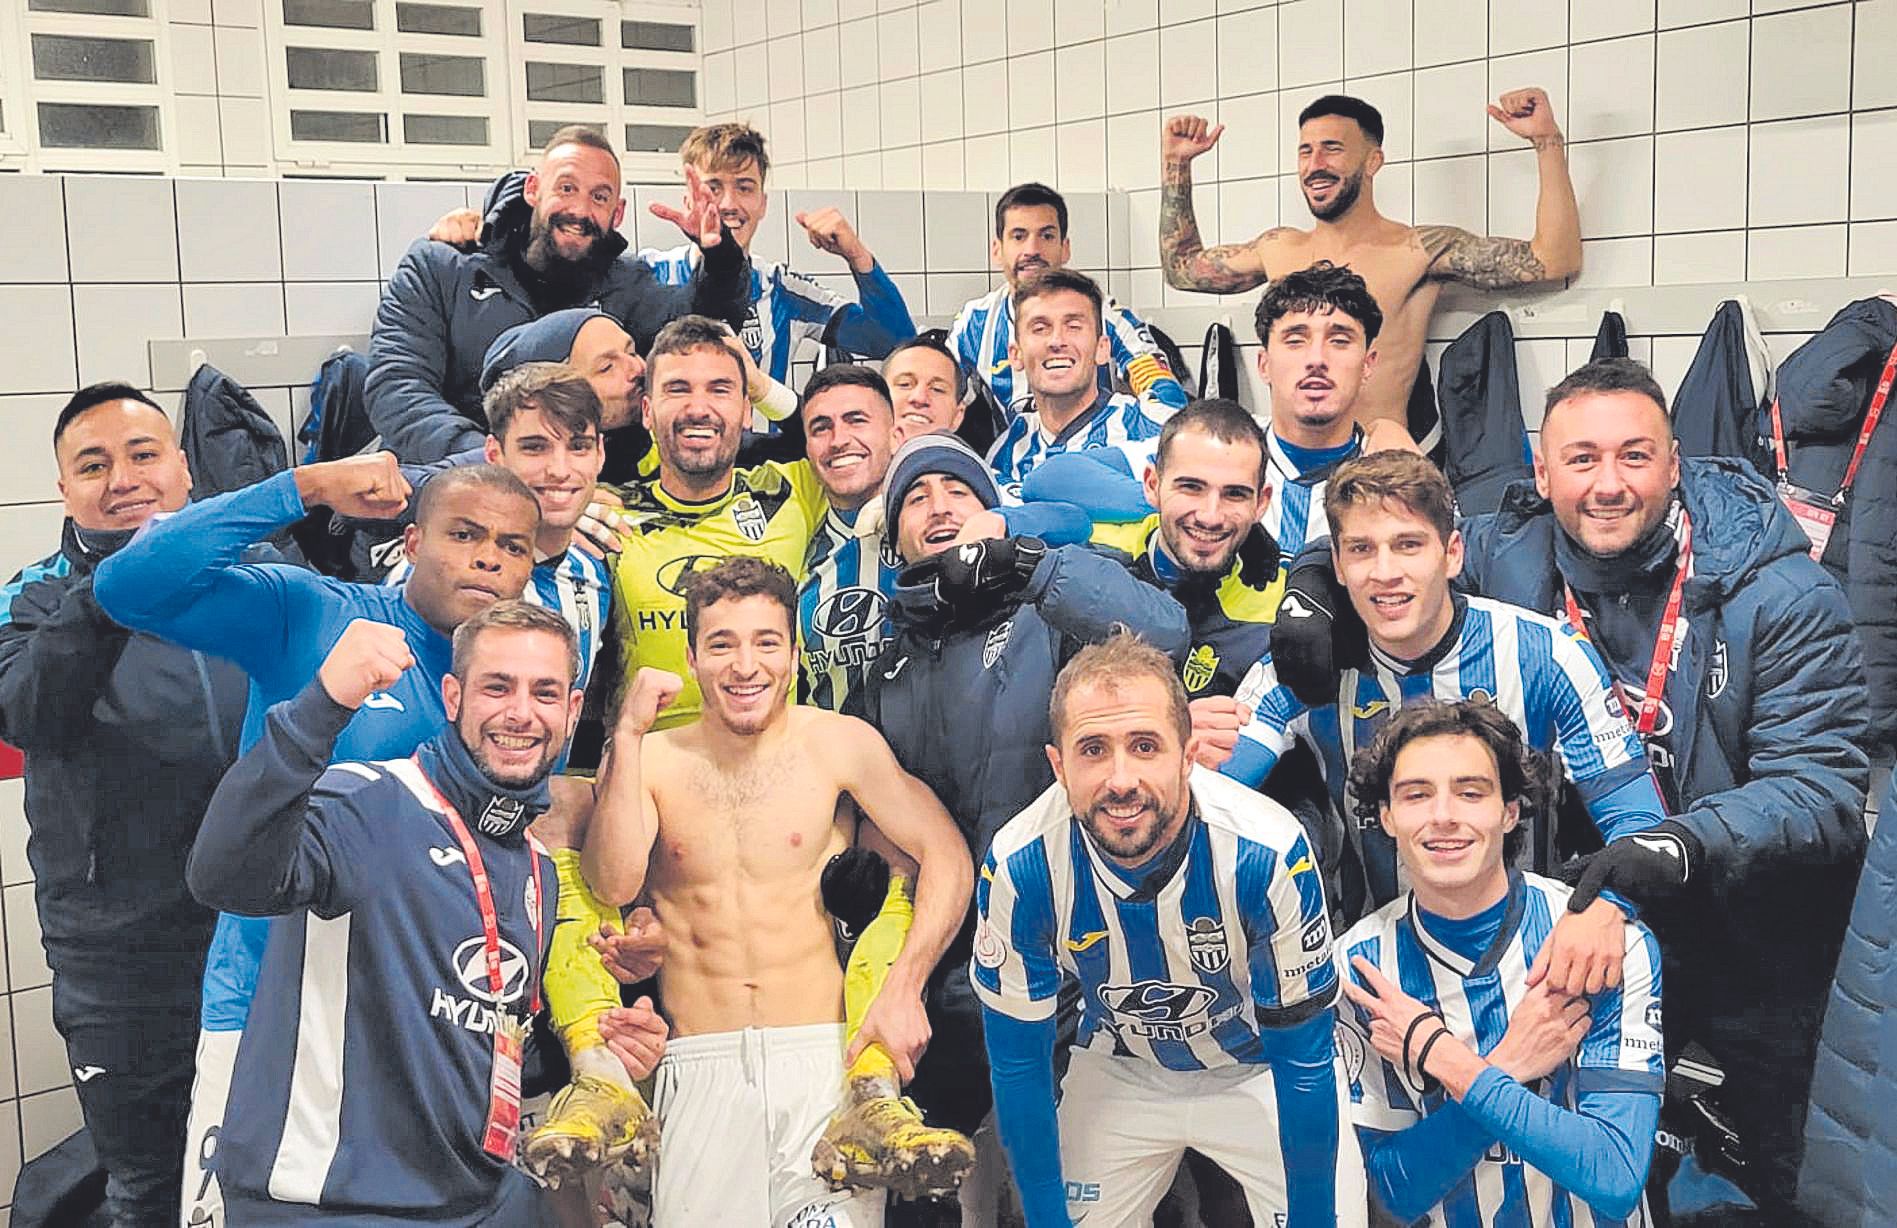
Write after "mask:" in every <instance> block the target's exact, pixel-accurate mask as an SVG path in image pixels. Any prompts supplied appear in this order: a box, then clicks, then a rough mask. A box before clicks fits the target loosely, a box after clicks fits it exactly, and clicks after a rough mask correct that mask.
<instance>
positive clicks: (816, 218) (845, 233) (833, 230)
mask: <svg viewBox="0 0 1897 1228" xmlns="http://www.w3.org/2000/svg"><path fill="white" fill-rule="evenodd" d="M792 217H793V219H794V220H795V221H796V223H797V224H798V225H799V226H802V227H803V228H804V233H805V234H807V235H809V236H810V246H812V247H814V248H816V249H817V250H818V251H823V252H829V253H830V254H831V255H832V256H841V257H843V259H844V260H845V261H847V262H848V263H849V266H850V271H851V272H855V273H867V272H869V271H870V270H871V269H873V268H875V267H876V257H875V256H873V255H871V254H870V250H869V248H867V247H865V246H864V245H863V240H862V239H861V238H859V237H858V236H857V233H856V228H855V227H854V226H851V225H850V219H848V218H846V217H844V216H843V214H842V213H841V212H840V211H838V210H836V209H812V210H810V211H809V212H807V213H797V214H793V215H792Z"/></svg>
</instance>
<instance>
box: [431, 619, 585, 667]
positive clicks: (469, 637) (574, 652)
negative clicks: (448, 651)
mask: <svg viewBox="0 0 1897 1228" xmlns="http://www.w3.org/2000/svg"><path fill="white" fill-rule="evenodd" d="M490 629H498V630H506V631H544V632H546V633H547V634H548V635H552V636H557V637H559V640H560V642H561V643H563V644H565V645H566V663H567V674H566V677H567V681H568V682H569V683H571V682H572V681H573V680H574V679H576V678H578V677H579V676H580V637H579V634H578V633H577V632H575V631H574V630H573V624H572V623H569V622H568V621H567V620H566V619H565V618H564V617H563V616H562V615H560V614H559V613H557V612H556V611H553V610H549V609H548V608H547V607H545V606H540V605H528V604H527V603H526V602H525V601H497V602H495V603H494V604H493V605H491V606H488V607H487V608H486V609H484V610H482V611H481V612H479V613H478V614H475V615H474V616H472V617H471V618H468V619H467V620H465V621H464V622H462V624H461V625H460V626H459V627H456V628H455V629H454V638H453V645H454V657H453V664H452V665H451V666H450V667H449V672H450V673H452V674H453V675H454V676H455V677H456V678H459V679H460V680H461V681H462V682H466V681H467V680H468V658H469V657H470V656H472V655H473V653H474V641H475V640H476V639H478V638H479V637H480V634H481V632H483V631H487V630H490Z"/></svg>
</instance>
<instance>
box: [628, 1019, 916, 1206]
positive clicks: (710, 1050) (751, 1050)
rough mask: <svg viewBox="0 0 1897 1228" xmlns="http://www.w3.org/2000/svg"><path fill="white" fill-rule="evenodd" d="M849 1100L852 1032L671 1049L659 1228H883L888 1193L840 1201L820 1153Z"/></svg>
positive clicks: (760, 1031)
mask: <svg viewBox="0 0 1897 1228" xmlns="http://www.w3.org/2000/svg"><path fill="white" fill-rule="evenodd" d="M842 1095H843V1025H842V1024H840V1023H820V1024H811V1025H808V1026H805V1027H796V1028H746V1029H744V1030H743V1031H742V1032H715V1033H712V1034H711V1035H708V1036H687V1037H683V1038H681V1039H679V1040H674V1041H669V1042H667V1044H666V1047H665V1057H664V1059H663V1060H661V1061H660V1062H659V1069H658V1075H657V1088H656V1090H655V1092H654V1095H653V1110H654V1111H655V1112H657V1113H658V1115H659V1123H660V1130H661V1133H660V1137H659V1163H658V1171H657V1172H656V1173H655V1174H654V1176H653V1187H652V1222H653V1224H654V1225H655V1226H656V1228H702V1226H703V1225H707V1224H732V1225H740V1224H742V1225H753V1224H755V1225H758V1228H880V1226H881V1224H882V1222H883V1206H884V1203H885V1201H886V1195H885V1194H884V1193H883V1191H881V1190H866V1191H851V1190H845V1191H842V1192H833V1191H832V1190H831V1189H830V1187H829V1186H828V1185H827V1184H825V1183H824V1182H823V1181H821V1180H819V1179H818V1178H817V1175H816V1174H815V1173H814V1172H812V1171H811V1167H810V1152H811V1150H812V1148H814V1147H815V1146H816V1145H817V1140H818V1138H820V1137H821V1136H822V1134H823V1128H824V1127H825V1126H826V1125H828V1124H829V1123H830V1118H831V1116H832V1115H833V1114H835V1112H836V1111H837V1107H838V1102H839V1101H840V1100H841V1098H842Z"/></svg>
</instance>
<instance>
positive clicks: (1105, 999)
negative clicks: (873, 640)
mask: <svg viewBox="0 0 1897 1228" xmlns="http://www.w3.org/2000/svg"><path fill="white" fill-rule="evenodd" d="M1049 707H1050V727H1051V732H1052V735H1053V736H1052V740H1051V742H1050V743H1049V744H1048V745H1047V747H1046V753H1047V758H1048V761H1049V763H1051V764H1052V766H1053V769H1054V774H1055V776H1056V777H1057V778H1058V783H1057V784H1056V785H1054V786H1053V787H1051V788H1049V789H1048V790H1047V791H1046V792H1045V793H1043V794H1042V795H1041V796H1040V797H1039V798H1038V799H1036V800H1035V802H1034V803H1033V804H1032V805H1031V806H1029V807H1027V809H1025V810H1024V811H1022V812H1021V813H1020V814H1019V815H1016V816H1015V817H1014V818H1013V819H1012V820H1010V821H1009V822H1008V824H1007V825H1006V826H1004V827H1003V828H1002V829H1001V831H1000V832H998V833H997V834H996V836H995V839H994V845H993V847H992V849H991V850H990V852H989V853H988V856H987V858H986V860H985V862H984V864H983V866H982V872H981V884H980V887H979V889H978V890H977V893H976V907H977V909H978V911H979V914H980V925H979V928H978V929H977V931H976V934H975V942H974V951H973V956H972V960H971V964H970V967H969V975H970V977H971V978H972V979H973V981H974V985H975V992H976V993H977V995H979V996H980V998H981V1003H982V1017H983V1023H984V1030H985V1032H986V1036H987V1046H988V1058H989V1066H990V1069H991V1071H992V1078H993V1082H994V1093H995V1122H996V1125H997V1128H998V1129H999V1131H1000V1134H1001V1142H1002V1145H1003V1146H1004V1147H1005V1148H1006V1149H1007V1152H1008V1159H1009V1162H1010V1163H1011V1164H1012V1166H1013V1168H1014V1176H1015V1183H1016V1185H1017V1186H1019V1188H1020V1190H1021V1197H1022V1203H1023V1206H1024V1209H1025V1210H1026V1212H1027V1221H1028V1224H1029V1225H1030V1228H1046V1226H1059V1228H1065V1226H1066V1225H1067V1224H1069V1223H1072V1222H1078V1221H1080V1220H1082V1219H1086V1220H1093V1219H1096V1218H1097V1219H1098V1220H1099V1222H1101V1223H1103V1224H1135V1223H1146V1222H1149V1220H1150V1217H1151V1216H1152V1213H1153V1208H1154V1207H1155V1206H1157V1205H1158V1203H1159V1200H1160V1197H1161V1196H1162V1195H1163V1194H1164V1193H1165V1192H1166V1188H1167V1186H1168V1185H1169V1184H1170V1183H1171V1180H1172V1176H1173V1170H1174V1169H1175V1168H1176V1167H1177V1165H1178V1163H1179V1156H1180V1153H1181V1152H1182V1151H1183V1150H1184V1149H1185V1148H1186V1147H1192V1148H1194V1149H1195V1150H1197V1151H1199V1152H1200V1153H1202V1154H1204V1155H1205V1156H1206V1157H1207V1158H1208V1159H1210V1160H1212V1161H1213V1162H1215V1163H1217V1164H1218V1165H1219V1166H1220V1167H1222V1168H1223V1169H1225V1170H1226V1171H1227V1172H1229V1173H1231V1174H1232V1175H1233V1176H1234V1177H1235V1178H1236V1179H1237V1180H1238V1182H1239V1184H1240V1185H1241V1186H1243V1188H1244V1190H1245V1200H1246V1202H1247V1204H1249V1206H1250V1209H1251V1218H1252V1221H1253V1222H1254V1223H1258V1224H1272V1223H1280V1224H1287V1225H1290V1226H1291V1228H1316V1226H1318V1225H1340V1224H1355V1225H1361V1224H1363V1223H1364V1222H1365V1220H1364V1215H1365V1209H1364V1203H1363V1198H1362V1193H1361V1191H1362V1189H1363V1166H1362V1162H1361V1160H1360V1159H1359V1157H1358V1153H1357V1146H1356V1139H1355V1137H1354V1136H1352V1135H1351V1134H1350V1133H1349V1132H1348V1131H1345V1130H1344V1129H1343V1128H1342V1110H1343V1102H1344V1093H1343V1087H1342V1074H1341V1071H1340V1070H1339V1068H1338V1065H1337V1062H1336V1048H1335V1041H1334V1038H1333V1033H1334V1029H1335V1023H1334V1020H1333V1018H1332V1015H1331V1011H1330V1006H1331V1004H1332V1003H1333V1002H1334V1001H1335V1000H1336V998H1337V970H1336V967H1335V966H1334V965H1333V963H1332V960H1331V929H1330V915H1329V909H1328V908H1327V906H1326V904H1325V902H1324V888H1323V885H1322V882H1321V880H1320V878H1319V875H1318V871H1317V868H1316V867H1315V866H1314V865H1313V864H1312V861H1311V850H1310V846H1309V844H1308V843H1307V842H1306V840H1305V838H1304V834H1303V832H1302V831H1301V830H1300V828H1299V827H1298V824H1297V822H1296V820H1294V819H1293V818H1292V817H1291V816H1290V815H1289V814H1287V813H1286V812H1285V811H1284V810H1283V809H1282V808H1281V807H1279V806H1278V805H1276V804H1275V803H1273V802H1271V801H1269V800H1267V799H1265V798H1263V797H1261V796H1259V795H1258V794H1256V793H1253V792H1252V791H1251V790H1249V789H1246V788H1244V787H1243V786H1241V785H1238V784H1237V783H1235V782H1233V781H1231V780H1228V779H1226V778H1224V777H1221V776H1219V775H1217V774H1216V773H1213V772H1208V771H1205V770H1204V769H1198V768H1194V766H1193V751H1194V749H1195V747H1194V746H1193V737H1192V721H1191V718H1190V716H1189V715H1188V714H1187V710H1186V695H1185V689H1184V688H1183V687H1182V686H1180V684H1179V677H1178V674H1177V672H1176V670H1175V669H1174V667H1173V663H1172V661H1171V660H1169V659H1168V658H1167V657H1166V655H1165V654H1164V653H1161V652H1159V651H1157V650H1156V649H1153V648H1149V647H1147V646H1146V645H1144V644H1141V643H1140V642H1139V641H1138V640H1136V639H1134V638H1133V637H1132V636H1129V635H1115V636H1114V637H1112V638H1111V639H1109V640H1107V641H1106V642H1105V643H1104V644H1098V645H1094V646H1092V647H1088V648H1083V649H1081V650H1080V652H1079V654H1078V655H1076V656H1075V657H1074V658H1073V660H1071V661H1070V662H1068V663H1067V665H1066V666H1065V667H1064V668H1062V670H1061V672H1060V677H1059V680H1058V681H1057V682H1056V683H1055V686H1054V693H1053V698H1052V700H1051V702H1050V704H1049ZM1068 984H1071V985H1074V986H1077V987H1078V989H1079V996H1080V1010H1081V1020H1080V1035H1079V1038H1078V1039H1077V1040H1076V1042H1075V1046H1074V1050H1073V1059H1072V1064H1071V1065H1070V1066H1069V1067H1068V1070H1067V1076H1066V1079H1065V1080H1064V1081H1063V1083H1062V1085H1061V1097H1060V1107H1059V1110H1058V1112H1057V1111H1056V1109H1055V1096H1054V1042H1055V1039H1056V1027H1057V1025H1056V1022H1055V1009H1056V1004H1057V1002H1058V999H1059V997H1060V993H1061V990H1062V988H1063V986H1064V985H1068Z"/></svg>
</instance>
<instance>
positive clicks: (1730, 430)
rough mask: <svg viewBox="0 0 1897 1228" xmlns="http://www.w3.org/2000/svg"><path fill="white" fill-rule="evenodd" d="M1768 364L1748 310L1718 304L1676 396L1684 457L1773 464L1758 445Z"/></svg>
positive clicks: (1676, 429) (1733, 302) (1676, 428)
mask: <svg viewBox="0 0 1897 1228" xmlns="http://www.w3.org/2000/svg"><path fill="white" fill-rule="evenodd" d="M1770 364H1771V360H1770V358H1769V357H1768V356H1767V354H1766V352H1765V338H1764V337H1762V336H1760V335H1759V330H1758V327H1757V325H1755V324H1754V323H1753V322H1752V317H1751V315H1750V308H1748V307H1747V306H1746V305H1745V304H1744V303H1742V302H1740V301H1738V300H1737V299H1727V300H1726V301H1725V302H1723V303H1721V304H1719V310H1717V311H1715V312H1714V313H1713V320H1712V323H1711V324H1708V325H1707V326H1706V335H1705V336H1704V337H1702V338H1700V342H1699V349H1698V351H1697V352H1696V353H1694V355H1693V365H1692V366H1690V367H1688V368H1687V369H1686V378H1684V379H1682V380H1681V381H1680V390H1679V392H1678V393H1676V394H1675V395H1674V397H1673V436H1674V438H1675V439H1677V440H1679V444H1680V455H1682V456H1731V457H1736V458H1737V459H1739V460H1744V461H1749V462H1751V463H1752V465H1753V467H1755V468H1757V469H1759V470H1760V471H1761V472H1765V470H1766V467H1767V465H1768V464H1769V460H1768V457H1767V456H1766V454H1765V452H1764V451H1763V450H1762V449H1761V448H1760V446H1759V431H1758V423H1759V406H1760V405H1762V404H1764V403H1766V402H1765V397H1766V393H1767V387H1766V385H1767V384H1768V382H1769V380H1770V376H1771V365H1770Z"/></svg>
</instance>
